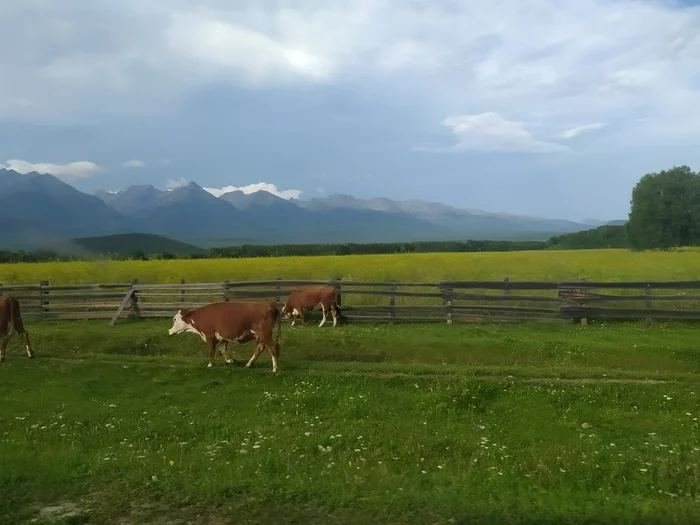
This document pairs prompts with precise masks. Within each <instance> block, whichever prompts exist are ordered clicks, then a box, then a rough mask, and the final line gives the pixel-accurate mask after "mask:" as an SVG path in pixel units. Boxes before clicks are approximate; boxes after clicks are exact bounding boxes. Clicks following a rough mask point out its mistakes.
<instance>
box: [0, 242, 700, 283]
mask: <svg viewBox="0 0 700 525" xmlns="http://www.w3.org/2000/svg"><path fill="white" fill-rule="evenodd" d="M506 276H508V277H510V278H511V279H512V280H523V281H528V280H576V279H578V278H580V277H582V278H586V279H588V280H603V281H624V280H628V281H631V280H661V281H665V280H686V279H688V280H693V279H700V252H698V250H695V249H687V250H682V251H681V250H679V251H669V252H641V253H636V252H632V251H629V250H571V251H563V250H562V251H559V250H555V251H532V252H505V253H436V254H404V255H401V254H397V255H357V256H338V257H281V258H260V259H210V260H169V261H123V262H121V261H100V262H70V263H21V264H6V265H3V266H2V269H1V271H0V283H3V284H35V283H38V282H39V281H41V280H42V279H48V280H49V282H50V283H52V284H79V283H80V284H82V283H99V282H124V283H126V282H130V281H131V279H134V278H138V279H139V280H140V281H141V282H142V283H175V282H179V280H180V279H181V278H185V279H186V280H187V282H221V281H223V280H225V279H228V280H231V281H245V280H264V279H276V278H277V277H280V278H283V279H329V278H334V277H341V278H342V279H344V280H355V281H382V282H383V281H389V280H392V279H395V280H399V281H403V282H411V281H414V282H421V281H422V282H434V281H440V280H449V279H465V280H502V279H503V278H504V277H506Z"/></svg>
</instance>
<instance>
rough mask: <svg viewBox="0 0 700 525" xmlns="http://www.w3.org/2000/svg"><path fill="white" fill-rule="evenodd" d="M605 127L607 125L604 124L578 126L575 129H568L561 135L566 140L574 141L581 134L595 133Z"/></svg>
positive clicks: (595, 123)
mask: <svg viewBox="0 0 700 525" xmlns="http://www.w3.org/2000/svg"><path fill="white" fill-rule="evenodd" d="M604 127H605V123H603V122H594V123H593V124H585V125H583V126H577V127H575V128H570V129H567V130H566V131H565V132H564V133H562V134H561V136H562V138H565V139H572V138H574V137H576V136H578V135H580V134H581V133H586V132H588V131H594V130H596V129H602V128H604Z"/></svg>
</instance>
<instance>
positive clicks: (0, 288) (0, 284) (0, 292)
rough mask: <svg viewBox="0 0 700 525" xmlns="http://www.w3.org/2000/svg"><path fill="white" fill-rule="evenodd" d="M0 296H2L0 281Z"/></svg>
mask: <svg viewBox="0 0 700 525" xmlns="http://www.w3.org/2000/svg"><path fill="white" fill-rule="evenodd" d="M0 297H2V283H0Z"/></svg>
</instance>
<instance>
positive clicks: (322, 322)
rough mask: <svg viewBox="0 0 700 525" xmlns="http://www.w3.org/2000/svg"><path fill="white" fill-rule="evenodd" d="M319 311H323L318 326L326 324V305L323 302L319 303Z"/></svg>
mask: <svg viewBox="0 0 700 525" xmlns="http://www.w3.org/2000/svg"><path fill="white" fill-rule="evenodd" d="M321 311H323V319H321V323H320V324H319V325H318V327H319V328H321V327H322V326H323V325H324V324H326V307H325V306H324V304H323V303H321Z"/></svg>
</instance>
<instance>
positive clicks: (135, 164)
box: [122, 160, 146, 168]
mask: <svg viewBox="0 0 700 525" xmlns="http://www.w3.org/2000/svg"><path fill="white" fill-rule="evenodd" d="M122 166H123V167H125V168H143V167H144V166H146V164H145V163H144V162H143V161H141V160H127V161H126V162H124V163H123V164H122Z"/></svg>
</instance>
